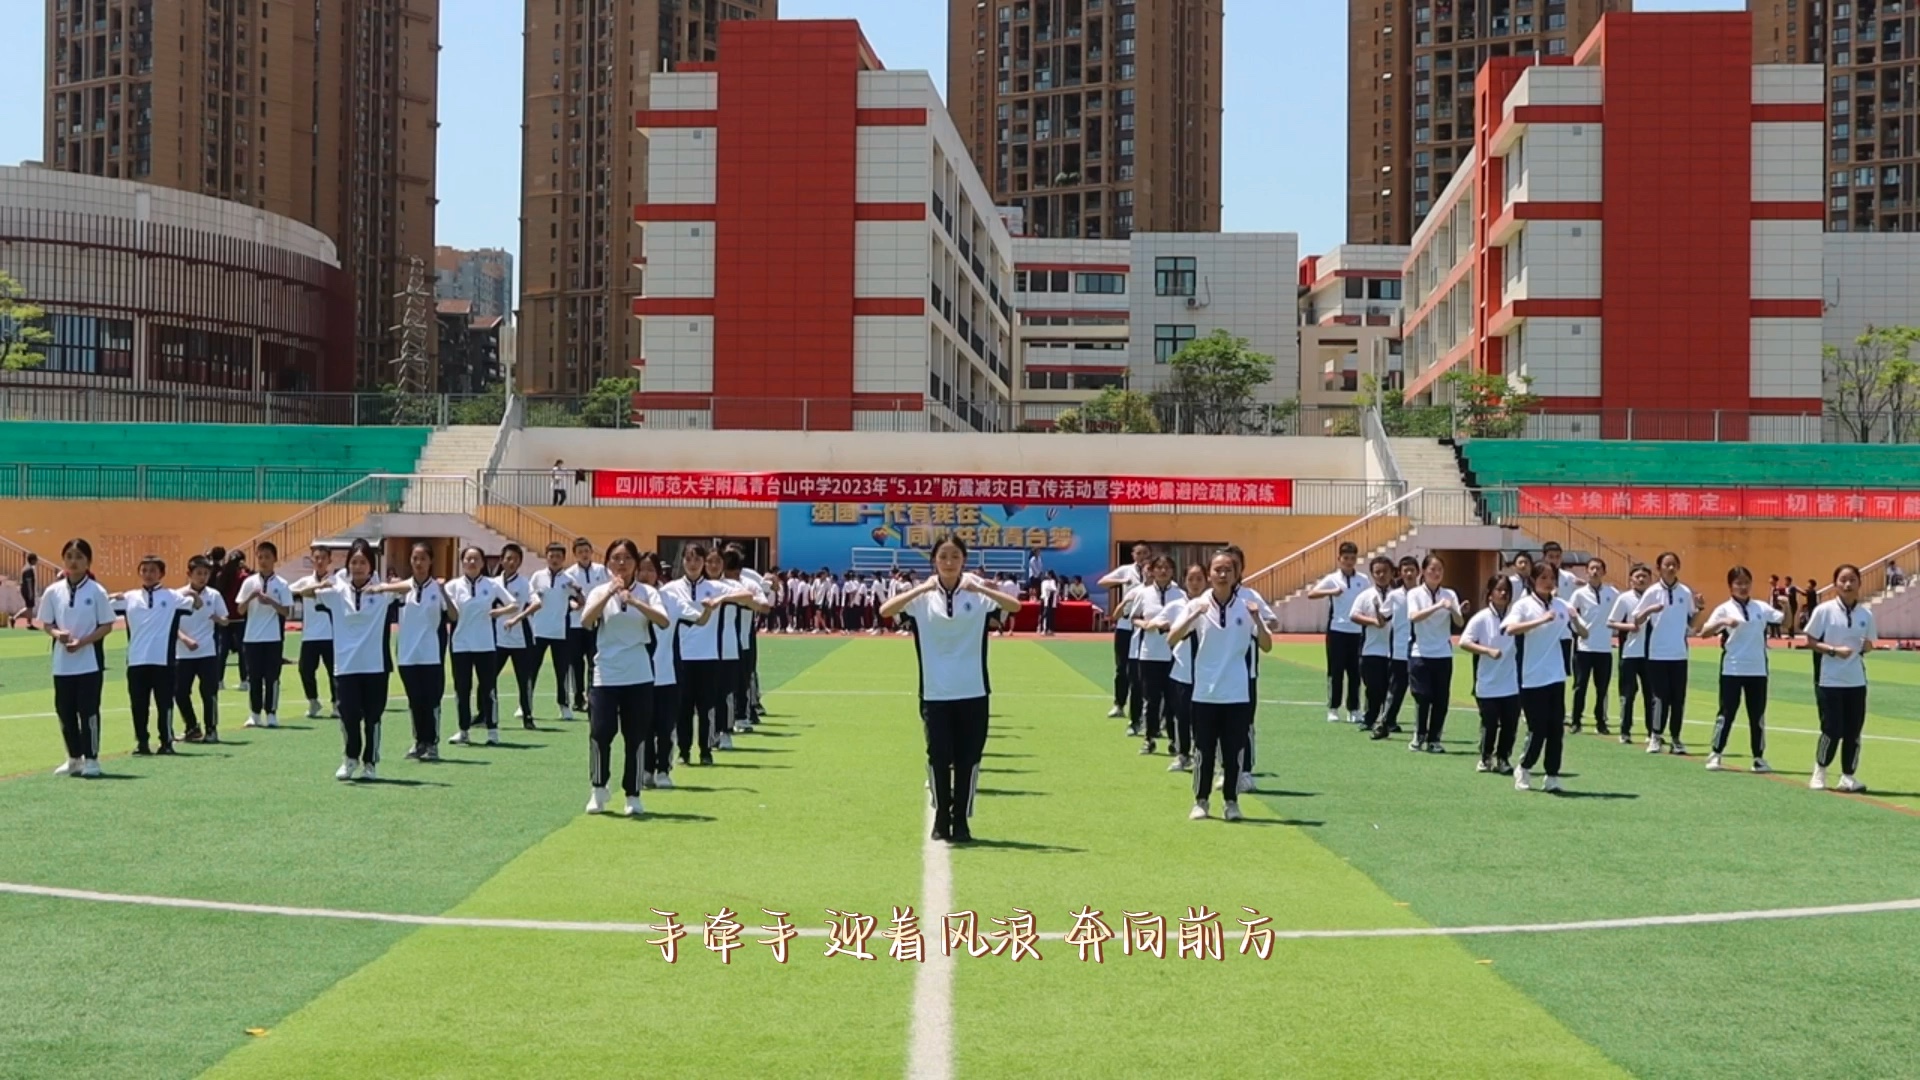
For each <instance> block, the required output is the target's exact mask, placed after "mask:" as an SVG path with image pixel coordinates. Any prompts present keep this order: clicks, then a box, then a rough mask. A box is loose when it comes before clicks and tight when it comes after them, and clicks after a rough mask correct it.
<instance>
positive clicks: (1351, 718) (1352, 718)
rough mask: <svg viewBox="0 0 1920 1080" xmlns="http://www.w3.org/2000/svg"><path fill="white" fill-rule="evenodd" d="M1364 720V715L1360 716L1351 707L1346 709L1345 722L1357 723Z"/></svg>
mask: <svg viewBox="0 0 1920 1080" xmlns="http://www.w3.org/2000/svg"><path fill="white" fill-rule="evenodd" d="M1365 720H1366V717H1364V716H1361V715H1360V714H1359V713H1357V712H1354V711H1353V710H1352V709H1348V710H1347V723H1349V724H1358V723H1362V722H1364V721H1365Z"/></svg>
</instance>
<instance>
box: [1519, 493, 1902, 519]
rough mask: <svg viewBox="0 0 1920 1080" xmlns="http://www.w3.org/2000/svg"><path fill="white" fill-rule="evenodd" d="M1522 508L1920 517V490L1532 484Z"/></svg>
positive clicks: (1673, 514)
mask: <svg viewBox="0 0 1920 1080" xmlns="http://www.w3.org/2000/svg"><path fill="white" fill-rule="evenodd" d="M1520 509H1521V510H1522V511H1523V512H1525V511H1539V510H1546V511H1550V512H1552V513H1556V514H1564V515H1568V516H1570V517H1637V518H1780V519H1785V520H1805V521H1813V520H1818V519H1821V518H1852V519H1864V520H1867V521H1920V491H1873V490H1840V491H1831V490H1828V491H1822V490H1817V489H1810V488H1737V487H1736V488H1668V487H1657V488H1656V487H1595V486H1587V485H1554V486H1528V487H1523V488H1521V489H1520Z"/></svg>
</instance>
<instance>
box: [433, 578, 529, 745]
mask: <svg viewBox="0 0 1920 1080" xmlns="http://www.w3.org/2000/svg"><path fill="white" fill-rule="evenodd" d="M486 569H487V553H486V552H484V551H482V550H480V548H479V547H478V546H475V545H472V544H469V545H467V546H466V547H464V548H462V549H460V573H458V574H456V575H454V576H453V577H451V578H448V579H447V583H446V588H447V603H448V605H449V607H450V608H451V609H452V614H453V635H452V650H451V651H452V653H453V707H454V714H455V715H456V716H457V717H458V718H459V721H460V730H459V731H458V732H457V733H455V735H454V736H453V738H451V739H448V740H447V741H448V742H449V743H455V744H459V745H463V746H464V745H466V744H467V742H468V735H467V732H468V730H469V729H471V728H474V727H484V728H486V729H487V745H489V746H498V745H500V691H499V685H500V684H499V676H500V664H499V661H498V660H497V659H495V657H494V652H495V648H496V645H495V643H496V641H497V634H498V625H499V622H500V620H502V619H505V618H508V617H509V616H511V615H513V614H514V612H515V610H516V608H515V606H514V602H513V597H512V596H511V595H509V594H508V593H507V591H506V590H505V589H503V588H501V587H500V583H499V582H498V581H495V580H494V579H493V578H490V577H487V576H486Z"/></svg>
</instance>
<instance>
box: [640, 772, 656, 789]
mask: <svg viewBox="0 0 1920 1080" xmlns="http://www.w3.org/2000/svg"><path fill="white" fill-rule="evenodd" d="M652 786H653V774H652V773H650V772H643V773H641V774H640V790H642V791H645V790H646V789H647V788H650V787H652Z"/></svg>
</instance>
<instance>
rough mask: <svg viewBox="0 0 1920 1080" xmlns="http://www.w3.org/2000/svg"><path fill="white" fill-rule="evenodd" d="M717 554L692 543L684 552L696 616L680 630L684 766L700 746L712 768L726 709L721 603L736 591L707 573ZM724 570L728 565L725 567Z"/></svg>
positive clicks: (703, 761) (702, 761)
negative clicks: (723, 694) (721, 661)
mask: <svg viewBox="0 0 1920 1080" xmlns="http://www.w3.org/2000/svg"><path fill="white" fill-rule="evenodd" d="M712 555H713V552H712V551H710V550H708V548H707V546H706V545H705V544H688V545H686V546H685V547H684V548H683V549H682V550H681V563H682V566H683V568H684V569H685V571H686V578H685V582H686V585H685V588H686V590H687V595H688V597H689V598H690V599H691V601H692V609H693V612H694V613H695V614H694V616H693V620H692V621H691V622H688V621H685V620H684V619H683V620H682V622H681V625H680V716H679V718H678V721H679V722H678V724H677V728H678V736H679V743H680V764H682V765H686V764H689V763H690V761H691V755H692V751H693V745H694V743H695V741H696V740H697V741H698V743H699V746H700V764H702V765H711V764H713V748H714V744H715V743H716V741H717V739H718V735H719V717H720V710H721V709H722V707H723V706H724V700H723V696H722V692H723V690H724V681H723V678H722V669H721V664H720V660H721V650H720V639H721V627H722V623H723V622H724V620H723V619H722V617H721V616H722V614H723V613H722V612H721V610H720V603H721V601H722V600H723V599H724V598H725V597H726V596H728V595H729V594H731V593H732V592H733V587H732V586H731V585H728V584H727V583H726V582H725V581H724V580H719V581H716V580H715V579H714V578H713V577H712V576H710V575H709V574H708V572H707V567H708V565H709V559H710V558H711V556H712ZM722 565H723V566H724V563H723V564H722Z"/></svg>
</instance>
